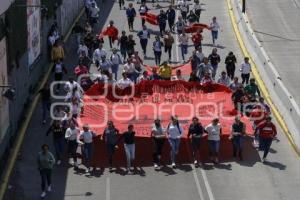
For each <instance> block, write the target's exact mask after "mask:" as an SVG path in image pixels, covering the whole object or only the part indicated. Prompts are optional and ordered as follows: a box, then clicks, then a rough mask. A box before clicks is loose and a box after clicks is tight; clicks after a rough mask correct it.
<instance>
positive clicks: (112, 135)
mask: <svg viewBox="0 0 300 200" xmlns="http://www.w3.org/2000/svg"><path fill="white" fill-rule="evenodd" d="M118 135H119V130H118V129H116V128H115V126H114V124H113V122H112V121H108V122H107V127H106V128H105V129H104V131H103V134H102V137H101V140H103V139H104V141H105V144H106V151H107V155H108V163H109V171H110V172H112V167H113V155H114V153H115V150H116V148H118V146H117V142H118Z"/></svg>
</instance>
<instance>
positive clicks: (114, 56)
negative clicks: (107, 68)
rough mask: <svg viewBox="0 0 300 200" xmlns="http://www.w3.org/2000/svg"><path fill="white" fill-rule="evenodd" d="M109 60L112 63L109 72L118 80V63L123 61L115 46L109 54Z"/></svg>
mask: <svg viewBox="0 0 300 200" xmlns="http://www.w3.org/2000/svg"><path fill="white" fill-rule="evenodd" d="M110 62H111V63H112V66H111V72H112V74H114V76H115V80H118V72H119V65H120V64H122V63H123V61H122V59H121V56H120V55H119V54H118V51H117V49H116V48H113V49H112V54H111V56H110Z"/></svg>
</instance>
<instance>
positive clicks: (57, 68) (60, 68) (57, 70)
mask: <svg viewBox="0 0 300 200" xmlns="http://www.w3.org/2000/svg"><path fill="white" fill-rule="evenodd" d="M52 72H54V81H56V90H55V93H56V94H58V93H59V89H60V85H61V83H60V81H62V80H63V74H64V73H65V74H67V73H68V71H67V69H66V67H65V64H64V63H63V62H62V59H58V60H57V61H56V62H55V63H54V66H53V68H52Z"/></svg>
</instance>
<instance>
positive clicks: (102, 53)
mask: <svg viewBox="0 0 300 200" xmlns="http://www.w3.org/2000/svg"><path fill="white" fill-rule="evenodd" d="M106 55H107V53H106V50H105V49H103V44H102V43H100V44H99V47H98V49H96V50H95V51H94V54H93V63H96V61H97V60H98V62H99V63H100V61H101V57H102V56H106Z"/></svg>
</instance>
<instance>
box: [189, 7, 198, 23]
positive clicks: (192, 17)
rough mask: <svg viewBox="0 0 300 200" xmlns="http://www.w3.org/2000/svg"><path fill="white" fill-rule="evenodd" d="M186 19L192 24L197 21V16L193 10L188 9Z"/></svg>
mask: <svg viewBox="0 0 300 200" xmlns="http://www.w3.org/2000/svg"><path fill="white" fill-rule="evenodd" d="M187 20H188V21H189V24H190V25H191V24H193V23H195V22H198V21H199V18H198V16H197V15H196V14H195V13H194V11H193V10H190V13H189V14H188V16H187Z"/></svg>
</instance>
